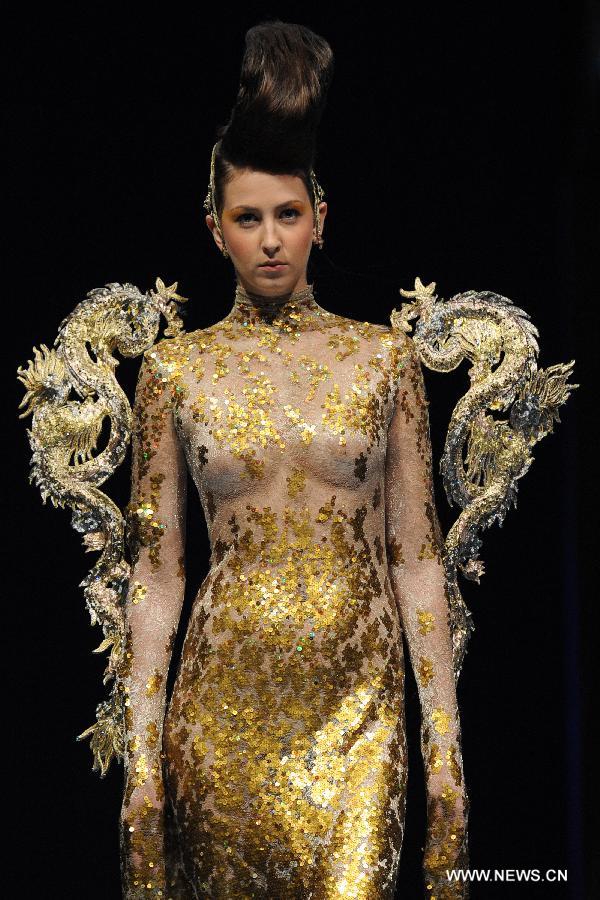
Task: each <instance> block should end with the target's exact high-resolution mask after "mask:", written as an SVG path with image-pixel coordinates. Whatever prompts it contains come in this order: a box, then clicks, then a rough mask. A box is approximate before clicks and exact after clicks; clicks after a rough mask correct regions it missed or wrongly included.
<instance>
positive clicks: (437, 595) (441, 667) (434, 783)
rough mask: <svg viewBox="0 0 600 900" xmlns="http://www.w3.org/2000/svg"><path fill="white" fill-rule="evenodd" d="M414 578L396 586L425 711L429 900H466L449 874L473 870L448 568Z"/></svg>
mask: <svg viewBox="0 0 600 900" xmlns="http://www.w3.org/2000/svg"><path fill="white" fill-rule="evenodd" d="M418 566H419V568H418V570H417V571H414V572H413V573H411V572H410V570H408V571H407V570H406V568H405V569H404V570H403V572H402V573H398V575H397V576H396V578H395V579H394V581H395V586H396V590H395V593H396V596H397V598H398V603H399V607H400V611H401V616H402V622H403V627H404V632H405V636H406V641H407V644H408V649H409V655H410V661H411V665H412V668H413V672H414V674H415V680H416V682H417V689H418V693H419V700H420V706H421V753H422V756H423V766H424V772H425V781H426V790H427V847H426V851H425V857H424V870H425V880H426V885H428V884H430V885H431V888H430V890H429V891H428V896H429V895H431V896H435V895H436V892H439V891H441V889H442V887H443V889H444V893H443V894H442V895H441V896H444V897H466V896H467V888H466V887H465V885H464V884H461V883H460V882H449V881H448V879H447V877H446V870H447V869H456V868H463V869H464V868H466V867H467V865H468V846H467V826H468V808H469V801H468V794H467V790H466V785H465V779H464V771H463V762H462V753H461V728H460V716H459V708H458V701H457V695H456V681H455V678H454V672H453V666H452V637H451V630H450V625H449V621H448V612H449V606H448V602H447V596H446V590H447V589H446V582H445V578H444V570H443V566H442V564H441V562H440V560H439V557H436V558H434V559H431V560H420V561H419V563H418Z"/></svg>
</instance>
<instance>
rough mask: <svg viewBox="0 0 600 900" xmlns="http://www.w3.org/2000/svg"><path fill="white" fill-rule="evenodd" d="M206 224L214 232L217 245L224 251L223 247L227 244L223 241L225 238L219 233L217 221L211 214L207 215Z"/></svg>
mask: <svg viewBox="0 0 600 900" xmlns="http://www.w3.org/2000/svg"><path fill="white" fill-rule="evenodd" d="M206 225H207V227H208V230H209V231H211V232H212V236H213V238H214V241H215V244H216V245H217V247H218V248H219V250H220V251H221V252H223V247H224V246H225V244H224V243H223V238H222V237H221V235H220V234H219V229H218V228H217V223H216V222H215V220H214V219H213V217H212V216H211V215H210V214H209V215H207V216H206Z"/></svg>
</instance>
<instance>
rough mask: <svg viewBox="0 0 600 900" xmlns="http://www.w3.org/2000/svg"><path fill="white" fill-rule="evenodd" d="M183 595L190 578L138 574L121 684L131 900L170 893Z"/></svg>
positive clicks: (125, 865) (126, 871)
mask: <svg viewBox="0 0 600 900" xmlns="http://www.w3.org/2000/svg"><path fill="white" fill-rule="evenodd" d="M183 594H184V580H183V577H178V578H177V580H174V579H173V578H166V579H165V578H163V579H160V580H157V579H156V578H155V577H154V578H153V577H152V576H151V575H150V574H149V573H146V572H144V571H143V567H142V566H139V567H137V568H134V570H133V572H132V577H131V580H130V589H129V595H128V599H127V607H126V647H125V668H124V671H123V673H122V678H121V684H122V689H123V697H124V705H125V728H126V732H125V737H126V740H125V789H124V796H123V805H122V810H121V822H122V828H121V864H122V876H123V882H124V892H125V896H126V898H127V900H133V898H135V897H137V896H138V892H139V895H140V896H142V894H143V896H145V897H148V896H150V897H152V896H160V894H159V893H158V892H159V891H160V890H164V887H165V878H166V873H165V860H164V805H165V787H164V776H163V753H162V739H163V725H164V716H165V706H166V681H167V674H168V669H169V663H170V660H171V655H172V649H173V643H174V639H175V635H176V631H177V625H178V622H179V616H180V611H181V605H182V603H183ZM148 884H151V885H152V888H150V889H149V888H148ZM144 885H145V886H144ZM154 892H155V893H154Z"/></svg>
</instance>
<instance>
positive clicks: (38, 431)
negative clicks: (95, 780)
mask: <svg viewBox="0 0 600 900" xmlns="http://www.w3.org/2000/svg"><path fill="white" fill-rule="evenodd" d="M176 289H177V283H175V284H172V285H171V286H169V287H166V286H165V284H164V282H163V281H162V280H161V279H160V278H157V279H156V291H152V290H151V291H149V292H148V293H147V294H142V293H141V292H140V291H139V290H138V288H136V287H135V286H134V285H132V284H127V283H126V284H123V285H121V284H118V283H111V284H107V285H106V286H105V287H103V288H97V289H95V290H93V291H90V292H89V293H88V295H87V297H86V299H85V300H83V301H82V302H81V303H79V304H78V305H77V306H76V307H75V309H74V310H73V312H72V313H71V314H70V315H69V316H67V317H66V318H65V319H64V320H63V321H62V322H61V324H60V326H59V331H58V336H57V338H56V340H55V342H54V348H53V349H51V350H49V349H48V347H47V346H46V345H45V344H42V345H41V351H40V350H38V349H37V348H36V347H34V348H33V352H34V357H35V358H34V361H31V360H29V361H28V366H27V368H19V369H17V376H18V379H19V380H20V381H22V383H23V384H24V385H25V387H26V388H27V393H26V394H25V397H24V398H23V400H22V402H21V404H20V405H19V409H21V408H22V407H25V410H24V412H23V413H21V414H20V416H19V418H25V417H26V416H28V415H30V414H31V415H32V426H31V430H29V429H28V430H27V434H28V437H29V443H30V446H31V449H32V451H33V456H32V457H31V473H30V476H29V481H30V482H31V481H34V480H35V482H36V484H37V485H38V487H39V489H40V491H41V494H42V498H43V501H44V503H45V502H46V499H47V498H48V497H49V498H50V500H51V501H52V503H53V504H54V506H55V507H59V506H60V507H65V506H68V507H70V508H71V509H72V510H73V515H72V519H71V524H72V526H73V528H75V530H76V531H79V532H80V533H81V534H82V535H83V542H84V545H85V549H86V551H90V550H101V551H102V553H101V556H100V557H99V559H98V560H97V562H96V564H95V565H94V567H93V568H92V569H91V571H90V572H89V574H88V575H87V576H86V577H85V578H84V580H83V581H82V582H81V584H80V587H82V588H83V592H84V595H85V600H86V606H87V609H88V610H89V613H90V616H91V621H92V625H95V624H100V625H101V626H102V630H103V632H104V640H103V641H102V643H101V644H100V646H99V647H97V648H96V649H95V650H94V651H93V652H94V653H102V652H104V651H106V650H109V649H110V657H109V659H108V664H107V667H106V669H105V671H104V676H103V683H104V684H107V682H109V681H111V680H112V682H113V684H112V689H111V693H110V695H109V697H108V699H107V700H105V701H103V702H101V703H100V704H99V705H98V706H97V708H96V719H97V721H96V722H95V724H93V725H91V726H90V727H89V728H87V729H86V730H85V731H84V732H82V734H80V735H78V737H77V740H81V739H82V738H86V737H90V738H91V740H90V744H91V749H92V753H93V756H94V765H93V771H98V770H99V771H100V774H101V776H102V777H103V776H104V775H105V774H106V772H107V770H108V767H109V765H110V762H111V760H112V759H113V757H117V758H118V759H122V758H123V755H124V749H125V746H124V743H125V740H124V735H125V727H124V708H123V697H122V695H121V683H120V680H119V677H118V676H119V672H120V671H121V666H122V665H123V663H124V654H125V620H124V609H125V600H126V598H127V591H128V584H129V577H130V573H131V567H130V565H129V564H128V563H127V562H126V560H125V557H124V527H125V525H124V518H123V515H122V512H121V510H120V509H119V508H118V506H117V505H116V504H115V503H113V501H112V500H111V499H110V497H108V496H107V495H106V494H105V493H103V492H102V491H101V490H100V485H102V484H103V483H104V482H105V481H106V480H107V479H108V478H109V477H110V476H111V475H112V474H113V472H114V471H115V469H117V467H118V466H119V465H120V464H121V463H122V461H123V459H124V457H125V454H126V451H127V445H128V444H129V441H130V439H131V428H132V421H133V413H132V409H131V406H130V404H129V401H128V399H127V396H126V394H125V392H124V391H123V390H122V389H121V387H120V385H119V383H118V381H117V379H116V377H115V369H116V367H117V365H118V364H119V363H118V360H117V359H115V357H114V356H113V351H114V350H115V349H116V350H118V351H119V352H120V353H121V354H122V355H123V356H125V357H129V358H131V357H135V356H139V355H140V354H142V353H143V352H144V351H146V350H148V349H149V348H150V347H151V346H152V345H153V344H154V343H155V341H156V337H157V334H158V330H159V326H160V317H161V315H163V316H164V317H165V318H166V320H167V328H166V329H165V332H164V333H165V337H167V338H169V337H173V338H174V337H177V336H178V335H179V334H181V333H182V332H183V325H182V322H181V320H180V319H179V316H178V313H177V311H176V306H175V304H176V302H185V301H186V300H187V298H186V297H180V296H179V294H177V293H176ZM72 393H75V394H76V395H77V397H76V398H75V399H71V396H70V395H71V394H72ZM106 418H108V420H109V422H110V434H109V437H108V442H107V445H106V447H105V448H104V449H103V450H102V451H100V452H97V455H95V456H94V455H93V454H94V451H97V443H98V439H99V437H100V432H101V429H102V424H103V422H104V419H106Z"/></svg>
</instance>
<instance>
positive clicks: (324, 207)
mask: <svg viewBox="0 0 600 900" xmlns="http://www.w3.org/2000/svg"><path fill="white" fill-rule="evenodd" d="M319 216H320V219H321V237H323V226H324V225H325V217H326V216H327V202H326V201H325V200H321V202H320V203H319ZM316 229H317V226H316V224H315V227H314V231H315V232H316Z"/></svg>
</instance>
